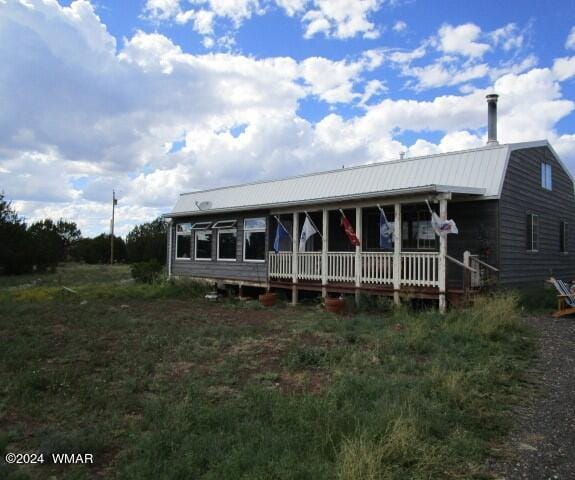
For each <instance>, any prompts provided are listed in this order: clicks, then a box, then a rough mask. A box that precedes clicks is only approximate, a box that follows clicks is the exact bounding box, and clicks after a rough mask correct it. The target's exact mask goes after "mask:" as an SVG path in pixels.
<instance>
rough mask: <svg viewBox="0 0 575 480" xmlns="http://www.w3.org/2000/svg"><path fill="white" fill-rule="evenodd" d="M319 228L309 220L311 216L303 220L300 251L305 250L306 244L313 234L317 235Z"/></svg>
mask: <svg viewBox="0 0 575 480" xmlns="http://www.w3.org/2000/svg"><path fill="white" fill-rule="evenodd" d="M316 233H318V232H317V230H316V229H315V227H314V226H313V225H312V224H311V222H310V221H309V218H308V217H307V216H306V217H305V222H303V227H302V229H301V235H300V237H299V251H300V252H305V244H306V242H307V241H308V240H309V239H310V237H311V236H312V235H315V234H316Z"/></svg>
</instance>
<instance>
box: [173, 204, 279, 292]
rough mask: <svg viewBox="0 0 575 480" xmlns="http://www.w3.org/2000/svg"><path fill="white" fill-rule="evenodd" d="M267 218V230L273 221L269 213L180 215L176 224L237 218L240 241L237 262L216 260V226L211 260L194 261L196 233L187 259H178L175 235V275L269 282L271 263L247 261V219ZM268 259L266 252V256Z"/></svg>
mask: <svg viewBox="0 0 575 480" xmlns="http://www.w3.org/2000/svg"><path fill="white" fill-rule="evenodd" d="M256 217H265V218H266V219H267V222H266V228H267V232H269V229H270V223H269V222H270V220H269V217H268V212H262V211H258V212H249V213H246V212H244V213H241V214H236V215H234V214H229V215H217V216H216V215H214V216H213V217H212V216H201V217H184V218H178V219H177V221H176V220H174V221H175V223H184V222H191V223H193V222H208V221H209V222H217V221H219V220H237V226H236V229H237V243H236V261H235V262H226V261H218V260H217V229H212V258H211V260H194V258H193V257H194V251H193V250H194V232H192V258H191V259H185V260H176V258H175V251H176V243H175V242H176V235H175V228H174V234H173V235H174V236H173V240H172V245H173V247H172V262H173V264H172V275H175V276H186V277H197V278H214V279H228V280H245V281H250V282H262V283H263V282H266V281H267V275H268V274H267V272H268V264H267V261H264V262H244V261H243V258H244V219H246V218H256ZM267 232H266V252H267V251H268V249H269V242H268V238H269V233H267ZM266 258H267V255H266Z"/></svg>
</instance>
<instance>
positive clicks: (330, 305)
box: [325, 298, 345, 313]
mask: <svg viewBox="0 0 575 480" xmlns="http://www.w3.org/2000/svg"><path fill="white" fill-rule="evenodd" d="M325 309H326V310H327V311H328V312H332V313H343V311H344V310H345V300H344V299H343V298H326V299H325Z"/></svg>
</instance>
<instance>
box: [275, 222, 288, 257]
mask: <svg viewBox="0 0 575 480" xmlns="http://www.w3.org/2000/svg"><path fill="white" fill-rule="evenodd" d="M287 236H288V233H287V231H286V229H285V228H284V226H283V225H282V224H281V223H278V226H277V228H276V238H275V240H274V252H276V253H278V252H279V251H280V242H281V241H282V239H283V238H285V237H287Z"/></svg>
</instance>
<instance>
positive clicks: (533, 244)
mask: <svg viewBox="0 0 575 480" xmlns="http://www.w3.org/2000/svg"><path fill="white" fill-rule="evenodd" d="M526 240H527V245H526V247H527V250H528V251H529V252H537V251H538V250H539V216H538V215H533V214H532V213H530V214H528V215H527V238H526Z"/></svg>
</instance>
